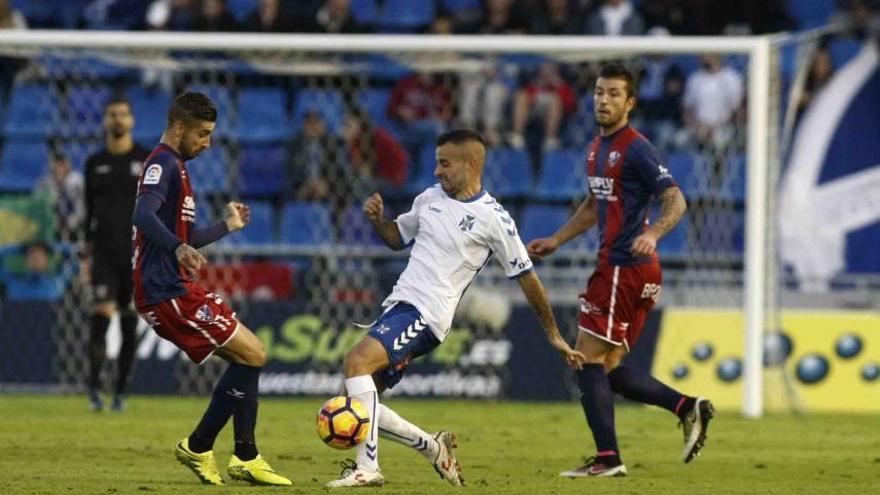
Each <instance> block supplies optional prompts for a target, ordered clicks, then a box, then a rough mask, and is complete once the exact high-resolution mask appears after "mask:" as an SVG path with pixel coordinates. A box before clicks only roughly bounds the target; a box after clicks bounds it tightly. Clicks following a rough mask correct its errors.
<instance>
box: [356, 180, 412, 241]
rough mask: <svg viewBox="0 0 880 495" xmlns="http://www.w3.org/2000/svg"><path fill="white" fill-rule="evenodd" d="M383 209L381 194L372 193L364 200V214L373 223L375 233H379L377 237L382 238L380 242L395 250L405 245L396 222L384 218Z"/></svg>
mask: <svg viewBox="0 0 880 495" xmlns="http://www.w3.org/2000/svg"><path fill="white" fill-rule="evenodd" d="M384 209H385V205H384V203H383V202H382V196H380V195H379V193H373V195H372V196H370V197H369V198H368V199H367V200H366V201H365V202H364V214H365V215H366V216H367V219H369V220H370V223H372V224H373V228H374V229H376V234H378V235H379V238H380V239H382V242H384V243H385V245H386V246H388V247H390V248H391V249H393V250H395V251H400V250H401V249H403V248H405V247H406V246H405V245H404V244H403V239H401V238H400V230H398V228H397V222H395V221H394V220H391V219H389V218H385V215H384V214H383V212H384Z"/></svg>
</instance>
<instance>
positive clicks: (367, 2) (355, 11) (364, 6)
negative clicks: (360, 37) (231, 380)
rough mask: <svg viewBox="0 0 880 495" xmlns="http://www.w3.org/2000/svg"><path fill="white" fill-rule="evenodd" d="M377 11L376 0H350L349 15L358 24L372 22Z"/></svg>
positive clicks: (374, 20)
mask: <svg viewBox="0 0 880 495" xmlns="http://www.w3.org/2000/svg"><path fill="white" fill-rule="evenodd" d="M378 13H379V7H378V6H377V5H376V0H351V15H352V17H354V20H355V21H357V23H358V24H364V25H371V24H373V23H374V22H376V16H377V15H378Z"/></svg>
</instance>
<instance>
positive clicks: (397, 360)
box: [367, 303, 440, 388]
mask: <svg viewBox="0 0 880 495" xmlns="http://www.w3.org/2000/svg"><path fill="white" fill-rule="evenodd" d="M367 335H369V336H370V337H373V338H374V339H376V340H378V341H379V342H381V343H382V346H383V347H385V352H387V353H388V360H389V361H390V362H391V365H390V366H388V368H386V369H385V370H383V371H380V372H379V376H381V377H382V381H383V382H384V383H385V385H386V386H387V387H388V388H393V387H394V386H395V385H397V382H399V381H400V379H401V378H403V373H404V372H405V371H406V367H407V365H409V363H410V361H412V360H413V359H415V358H417V357H419V356H422V355H424V354H427V353H429V352H431V351H432V350H434V348H435V347H437V346H438V345H440V341H439V340H437V337H435V336H434V333H433V332H431V330H430V329H429V328H428V324H427V323H425V320H424V318H422V314H421V313H419V310H417V309H416V308H415V306H413V305H411V304H407V303H397V304H395V305H394V306H393V307H392V308H391V309H389V310H388V311H386V312H384V313H382V316H380V317H379V319H378V320H376V323H374V324H373V326H372V327H370V331H369V332H368V333H367Z"/></svg>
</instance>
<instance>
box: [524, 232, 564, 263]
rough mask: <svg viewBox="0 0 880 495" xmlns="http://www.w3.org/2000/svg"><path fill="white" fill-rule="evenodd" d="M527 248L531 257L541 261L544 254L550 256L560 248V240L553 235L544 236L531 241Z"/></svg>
mask: <svg viewBox="0 0 880 495" xmlns="http://www.w3.org/2000/svg"><path fill="white" fill-rule="evenodd" d="M526 249H527V250H528V252H529V257H530V258H532V259H533V260H534V261H541V260H542V259H544V256H549V255H551V254H553V253H554V252H555V251H556V250H557V249H559V242H557V241H556V239H555V238H553V237H542V238H540V239H535V240H534V241H532V242H530V243H529V245H528V246H527V247H526Z"/></svg>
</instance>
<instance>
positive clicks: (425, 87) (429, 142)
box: [388, 73, 452, 159]
mask: <svg viewBox="0 0 880 495" xmlns="http://www.w3.org/2000/svg"><path fill="white" fill-rule="evenodd" d="M438 79H439V78H438V76H436V75H433V74H427V73H418V74H414V75H412V76H409V77H406V78H403V79H400V80H398V81H397V83H396V84H395V85H394V88H392V90H391V96H390V97H389V98H388V117H389V118H391V119H393V120H395V121H396V122H398V123H399V124H400V125H401V128H402V130H403V132H402V133H401V139H402V140H403V144H404V146H406V150H407V151H408V152H409V155H410V156H411V157H413V158H414V159H415V157H418V156H419V153H420V152H421V150H422V148H423V147H424V146H432V147H433V146H434V144H435V141H436V140H437V137H438V136H439V135H440V133H441V132H442V131H443V130H444V129H445V128H446V127H447V126H448V125H449V123H450V121H451V120H452V91H450V90H449V88H448V87H447V86H446V85H444V84H442V83H441V82H439V81H438Z"/></svg>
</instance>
